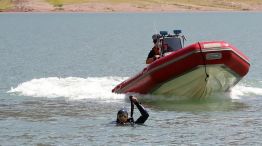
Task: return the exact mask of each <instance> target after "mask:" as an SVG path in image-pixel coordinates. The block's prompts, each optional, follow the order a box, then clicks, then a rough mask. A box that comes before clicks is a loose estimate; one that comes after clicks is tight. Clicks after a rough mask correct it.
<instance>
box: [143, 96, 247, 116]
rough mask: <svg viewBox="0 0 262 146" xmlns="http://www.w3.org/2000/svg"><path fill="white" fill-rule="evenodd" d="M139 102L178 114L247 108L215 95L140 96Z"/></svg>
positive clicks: (235, 101) (242, 104) (225, 97)
mask: <svg viewBox="0 0 262 146" xmlns="http://www.w3.org/2000/svg"><path fill="white" fill-rule="evenodd" d="M221 94H222V93H221ZM141 101H143V102H144V103H145V104H146V105H148V106H150V107H152V108H154V109H158V110H168V111H180V112H202V111H205V112H209V111H234V110H240V109H243V108H247V107H248V105H246V104H245V103H242V102H240V101H239V100H234V99H231V98H229V97H227V96H225V95H224V94H223V96H222V95H220V96H219V95H215V96H213V97H208V98H200V99H198V98H186V97H154V96H141Z"/></svg>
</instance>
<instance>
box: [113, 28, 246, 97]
mask: <svg viewBox="0 0 262 146" xmlns="http://www.w3.org/2000/svg"><path fill="white" fill-rule="evenodd" d="M161 37H162V38H161V39H162V43H163V45H172V43H174V42H179V41H177V40H181V37H180V35H179V33H178V34H177V33H175V35H165V33H164V35H161ZM170 42H171V43H170ZM180 44H182V41H180ZM176 49H177V50H174V51H171V52H167V53H166V55H164V56H163V57H161V58H160V59H158V60H156V61H154V62H153V63H151V64H149V65H148V66H146V67H145V68H144V69H143V70H142V71H141V72H140V73H138V74H137V75H135V76H134V77H131V78H129V79H127V80H126V81H124V82H122V83H120V84H119V85H117V86H116V87H115V88H114V89H113V90H112V92H115V93H138V94H152V95H160V96H169V97H170V96H186V97H207V96H210V95H212V94H213V93H214V92H226V91H228V90H230V88H231V87H233V86H234V85H236V84H237V83H238V82H239V81H240V80H241V79H242V78H243V77H244V76H245V75H246V74H247V73H248V70H249V66H250V64H249V59H248V58H247V57H246V56H245V55H244V54H243V53H241V52H240V51H239V50H238V49H237V48H235V47H233V46H232V45H230V44H228V43H226V42H224V41H210V42H197V43H195V44H192V45H189V46H187V47H184V48H183V47H181V48H179V47H178V48H176Z"/></svg>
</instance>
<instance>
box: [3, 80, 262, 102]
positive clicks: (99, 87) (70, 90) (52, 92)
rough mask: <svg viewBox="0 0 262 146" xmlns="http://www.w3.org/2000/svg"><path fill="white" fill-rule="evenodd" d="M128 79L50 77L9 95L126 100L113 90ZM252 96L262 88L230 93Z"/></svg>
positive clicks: (240, 86)
mask: <svg viewBox="0 0 262 146" xmlns="http://www.w3.org/2000/svg"><path fill="white" fill-rule="evenodd" d="M126 79H127V77H88V78H79V77H67V78H59V77H48V78H40V79H32V80H30V81H27V82H24V83H21V84H19V85H18V86H17V87H15V88H13V87H11V89H10V90H9V91H8V93H13V94H16V95H21V96H31V97H47V98H56V97H66V98H68V99H70V100H81V99H98V100H112V99H116V100H117V99H124V98H125V95H123V94H115V93H112V92H111V90H112V89H113V88H114V87H115V86H116V85H117V84H119V83H121V82H122V81H124V80H126ZM252 95H259V96H260V95H261V96H262V88H259V87H253V86H250V85H247V84H243V83H242V84H238V85H236V86H235V87H234V88H232V90H231V92H230V98H232V99H239V98H241V97H242V96H252Z"/></svg>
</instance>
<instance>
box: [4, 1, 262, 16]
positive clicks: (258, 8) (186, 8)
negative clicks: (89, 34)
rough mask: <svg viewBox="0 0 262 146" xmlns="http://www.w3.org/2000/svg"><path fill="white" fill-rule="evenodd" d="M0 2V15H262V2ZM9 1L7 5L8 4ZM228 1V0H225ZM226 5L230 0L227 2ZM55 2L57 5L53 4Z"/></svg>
mask: <svg viewBox="0 0 262 146" xmlns="http://www.w3.org/2000/svg"><path fill="white" fill-rule="evenodd" d="M4 1H6V3H3V2H2V3H1V2H0V12H2V13H8V12H79V13H81V12H83V13H108V12H117V13H122V12H123V13H125V12H126V13H141V12H142V13H154V12H166V13H169V12H170V13H174V12H262V2H259V1H258V2H257V3H251V2H224V3H221V2H220V3H219V4H217V1H213V2H212V0H211V2H210V3H209V4H206V5H203V2H202V3H201V0H199V3H193V2H192V3H179V4H178V3H175V2H173V3H171V2H169V3H153V2H151V3H150V2H142V1H141V2H140V3H138V2H137V1H132V2H122V3H116V2H115V3H113V2H108V1H110V0H105V1H107V2H100V1H99V0H97V1H99V2H85V3H65V2H63V0H60V1H59V0H56V1H54V0H53V1H52V0H47V1H50V2H47V1H46V0H20V1H19V0H17V1H11V0H4ZM8 1H9V3H8ZM226 1H227V0H226ZM228 1H229V0H228ZM55 2H56V3H55ZM58 2H59V3H58Z"/></svg>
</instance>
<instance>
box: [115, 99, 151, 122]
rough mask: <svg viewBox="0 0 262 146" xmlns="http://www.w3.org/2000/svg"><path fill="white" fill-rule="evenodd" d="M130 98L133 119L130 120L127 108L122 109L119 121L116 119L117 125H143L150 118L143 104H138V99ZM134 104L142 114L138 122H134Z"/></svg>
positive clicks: (118, 113)
mask: <svg viewBox="0 0 262 146" xmlns="http://www.w3.org/2000/svg"><path fill="white" fill-rule="evenodd" d="M129 98H130V101H131V117H130V118H128V112H127V110H126V109H125V108H123V109H120V110H119V111H118V112H117V119H116V124H117V125H132V124H143V123H144V122H145V121H146V120H147V118H148V117H149V114H148V112H147V111H146V110H145V108H144V107H143V106H142V105H141V103H139V102H138V100H137V98H136V97H134V96H130V97H129ZM134 104H135V105H136V107H137V108H138V110H139V111H140V113H141V116H140V117H139V118H138V119H137V120H136V121H134V119H133V109H134Z"/></svg>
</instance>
